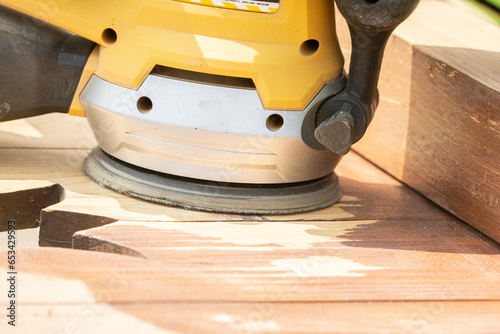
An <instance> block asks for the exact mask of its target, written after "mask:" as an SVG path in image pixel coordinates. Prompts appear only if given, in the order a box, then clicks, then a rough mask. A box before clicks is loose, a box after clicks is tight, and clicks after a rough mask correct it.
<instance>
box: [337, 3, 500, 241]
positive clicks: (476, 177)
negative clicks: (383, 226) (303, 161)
mask: <svg viewBox="0 0 500 334" xmlns="http://www.w3.org/2000/svg"><path fill="white" fill-rule="evenodd" d="M339 21H342V20H341V19H340V20H339ZM339 26H340V27H343V28H342V29H340V32H339V35H340V38H341V41H342V45H343V48H344V50H343V51H344V52H346V53H348V52H349V33H348V31H347V28H346V27H345V25H342V24H340V25H339ZM379 90H380V95H381V101H380V106H379V108H378V110H377V112H376V115H375V118H374V120H373V122H372V124H371V125H370V128H369V129H368V131H367V134H366V135H365V137H364V138H363V139H362V140H361V141H360V142H359V143H358V144H357V145H356V146H355V150H356V151H357V152H359V153H360V154H361V155H363V156H364V157H365V158H367V159H368V160H370V161H371V162H373V163H374V164H376V165H378V166H380V167H381V168H383V169H384V170H386V171H387V172H388V173H390V174H392V175H393V176H395V177H396V178H398V179H399V180H402V182H404V183H405V184H408V185H410V186H411V187H412V188H414V189H416V190H417V191H419V192H420V193H422V194H424V195H425V196H427V197H428V198H430V199H432V200H433V201H434V202H435V203H437V204H438V205H440V206H442V207H443V208H445V209H446V210H447V211H449V212H452V213H453V214H455V215H457V216H458V217H460V218H461V219H463V220H465V221H466V222H468V223H469V224H471V225H473V226H475V227H476V228H478V229H479V230H481V231H483V232H484V233H486V234H487V235H489V236H490V237H492V238H494V239H496V240H497V241H500V27H498V26H496V25H494V24H491V23H490V22H487V21H485V20H483V19H481V18H480V17H479V16H478V15H476V14H474V13H473V12H472V10H470V9H468V8H467V7H463V6H457V5H456V3H455V2H452V1H451V2H450V1H433V0H427V1H426V0H424V1H422V2H421V4H420V5H419V8H418V9H417V10H416V12H415V13H414V15H412V16H411V17H410V18H409V19H408V21H407V22H406V23H405V24H403V25H402V26H401V27H400V28H398V29H397V31H396V34H395V35H393V37H392V38H391V40H390V41H389V43H388V46H387V50H386V54H385V56H384V63H383V68H382V73H381V78H380V84H379Z"/></svg>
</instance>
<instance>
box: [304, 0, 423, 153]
mask: <svg viewBox="0 0 500 334" xmlns="http://www.w3.org/2000/svg"><path fill="white" fill-rule="evenodd" d="M419 1H420V0H336V2H337V7H338V8H339V11H340V13H341V14H342V15H343V16H344V18H345V19H346V21H347V23H348V25H349V31H350V33H351V45H352V54H351V63H350V65H349V77H348V79H347V85H346V88H345V89H344V91H342V92H341V93H340V94H338V95H336V96H333V97H331V98H329V99H328V100H326V101H325V102H324V103H323V105H321V107H320V108H319V110H318V113H317V115H316V125H317V126H318V127H317V128H316V130H315V132H314V136H315V137H316V139H317V140H318V141H319V142H320V143H321V144H323V145H324V146H325V147H326V148H328V149H330V150H331V151H333V152H335V153H338V154H346V153H347V152H349V150H350V147H351V145H352V144H353V143H355V142H357V141H358V140H359V139H361V137H362V136H363V135H364V133H365V131H366V128H367V127H368V125H369V124H370V122H371V120H372V118H373V115H374V112H375V109H376V107H377V105H378V91H377V84H378V79H379V75H380V68H381V66H382V58H383V54H384V49H385V46H386V44H387V41H388V39H389V36H390V35H391V34H392V32H393V31H394V29H395V28H396V27H397V26H398V25H399V24H400V23H402V22H403V21H404V20H406V19H407V18H408V16H410V14H411V13H412V12H413V11H414V10H415V8H416V7H417V5H418V3H419Z"/></svg>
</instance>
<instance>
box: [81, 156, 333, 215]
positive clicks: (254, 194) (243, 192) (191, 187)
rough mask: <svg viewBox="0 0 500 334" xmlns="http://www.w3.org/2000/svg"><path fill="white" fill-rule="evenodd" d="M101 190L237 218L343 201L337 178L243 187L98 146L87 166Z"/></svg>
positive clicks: (293, 211) (287, 212)
mask: <svg viewBox="0 0 500 334" xmlns="http://www.w3.org/2000/svg"><path fill="white" fill-rule="evenodd" d="M83 169H84V170H85V172H86V173H87V174H88V175H89V176H90V177H91V178H92V179H94V180H95V181H96V182H97V183H99V184H100V185H102V186H105V187H108V188H111V189H113V190H116V191H118V192H120V193H124V194H127V195H131V196H134V197H137V198H141V199H144V200H148V201H152V202H156V203H162V204H167V205H174V206H180V207H183V208H187V209H195V210H203V211H212V212H226V213H238V214H289V213H298V212H307V211H312V210H317V209H321V208H325V207H328V206H330V205H332V204H334V203H336V202H338V201H339V199H340V197H341V195H342V190H341V188H340V186H339V184H338V178H337V176H336V175H335V174H334V173H332V174H330V175H328V176H325V177H322V178H319V179H316V180H312V181H306V182H299V183H284V184H240V183H226V182H216V181H206V180H198V179H192V178H185V177H179V176H175V175H170V174H164V173H159V172H155V171H151V170H148V169H144V168H140V167H136V166H133V165H131V164H128V163H126V162H123V161H121V160H118V159H116V158H114V157H112V156H110V155H108V154H107V153H105V152H104V151H102V150H101V149H100V148H95V149H94V150H93V151H92V152H91V153H90V155H89V156H88V157H87V159H86V160H85V162H84V164H83Z"/></svg>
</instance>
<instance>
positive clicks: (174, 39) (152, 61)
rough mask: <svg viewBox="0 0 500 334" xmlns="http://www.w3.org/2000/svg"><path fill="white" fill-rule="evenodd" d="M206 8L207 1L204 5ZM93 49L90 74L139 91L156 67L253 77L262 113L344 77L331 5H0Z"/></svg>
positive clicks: (290, 106) (291, 104)
mask: <svg viewBox="0 0 500 334" xmlns="http://www.w3.org/2000/svg"><path fill="white" fill-rule="evenodd" d="M204 1H205V0H204ZM0 3H2V4H4V5H6V6H8V7H11V8H13V9H16V10H18V11H21V12H23V13H26V14H28V15H30V16H32V17H35V18H38V19H41V20H43V21H45V22H48V23H51V24H53V25H56V26H58V27H61V28H63V29H66V30H68V31H71V32H73V33H75V34H78V35H80V36H82V37H85V38H87V39H89V40H92V41H94V42H96V43H98V44H99V45H100V46H99V47H98V50H96V51H94V53H93V54H92V56H91V57H90V59H89V61H88V63H87V67H86V69H85V71H84V74H83V76H82V79H81V82H80V85H79V88H78V91H77V94H76V95H75V96H76V98H75V101H73V104H72V108H71V109H72V110H71V113H72V114H74V115H82V116H83V115H84V111H83V109H82V107H81V105H80V103H79V101H78V96H79V95H80V93H81V91H82V89H83V88H84V86H85V84H86V82H87V81H88V79H89V78H90V76H91V75H92V74H94V73H95V75H97V76H99V77H100V78H102V79H105V80H107V81H109V82H112V83H115V84H117V85H121V86H124V87H128V88H132V89H137V88H138V87H139V86H140V85H141V83H142V82H143V80H144V79H145V78H146V77H147V75H148V74H149V73H150V72H151V70H152V69H153V68H154V67H155V66H156V65H162V66H167V67H172V68H177V69H182V70H189V71H195V72H202V73H209V74H217V75H224V76H231V77H241V78H251V79H252V80H253V82H254V84H255V86H256V89H257V92H258V94H259V96H260V99H261V101H262V104H263V106H264V108H266V109H278V110H279V109H282V110H303V109H304V108H305V107H306V106H307V105H308V103H309V102H310V101H311V100H312V99H313V98H314V96H315V95H316V94H317V93H318V92H319V90H320V89H321V88H322V87H323V86H324V84H325V83H327V82H330V81H332V80H334V79H335V78H337V77H339V76H340V75H341V74H342V70H343V57H342V54H341V52H340V47H339V45H338V41H337V37H336V33H335V19H334V15H335V11H334V1H332V0H281V2H280V4H279V9H278V10H276V11H275V12H273V13H261V12H252V11H242V10H235V9H227V8H220V7H213V6H205V5H203V4H201V5H200V4H193V3H186V2H185V1H176V0H105V1H103V0H45V1H39V0H0Z"/></svg>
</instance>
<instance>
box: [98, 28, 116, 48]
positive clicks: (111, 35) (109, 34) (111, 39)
mask: <svg viewBox="0 0 500 334" xmlns="http://www.w3.org/2000/svg"><path fill="white" fill-rule="evenodd" d="M101 38H102V41H103V42H104V44H106V45H108V46H109V45H113V44H115V43H116V40H117V39H118V35H117V34H116V31H114V30H113V29H111V28H108V29H104V31H103V32H102V35H101Z"/></svg>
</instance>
